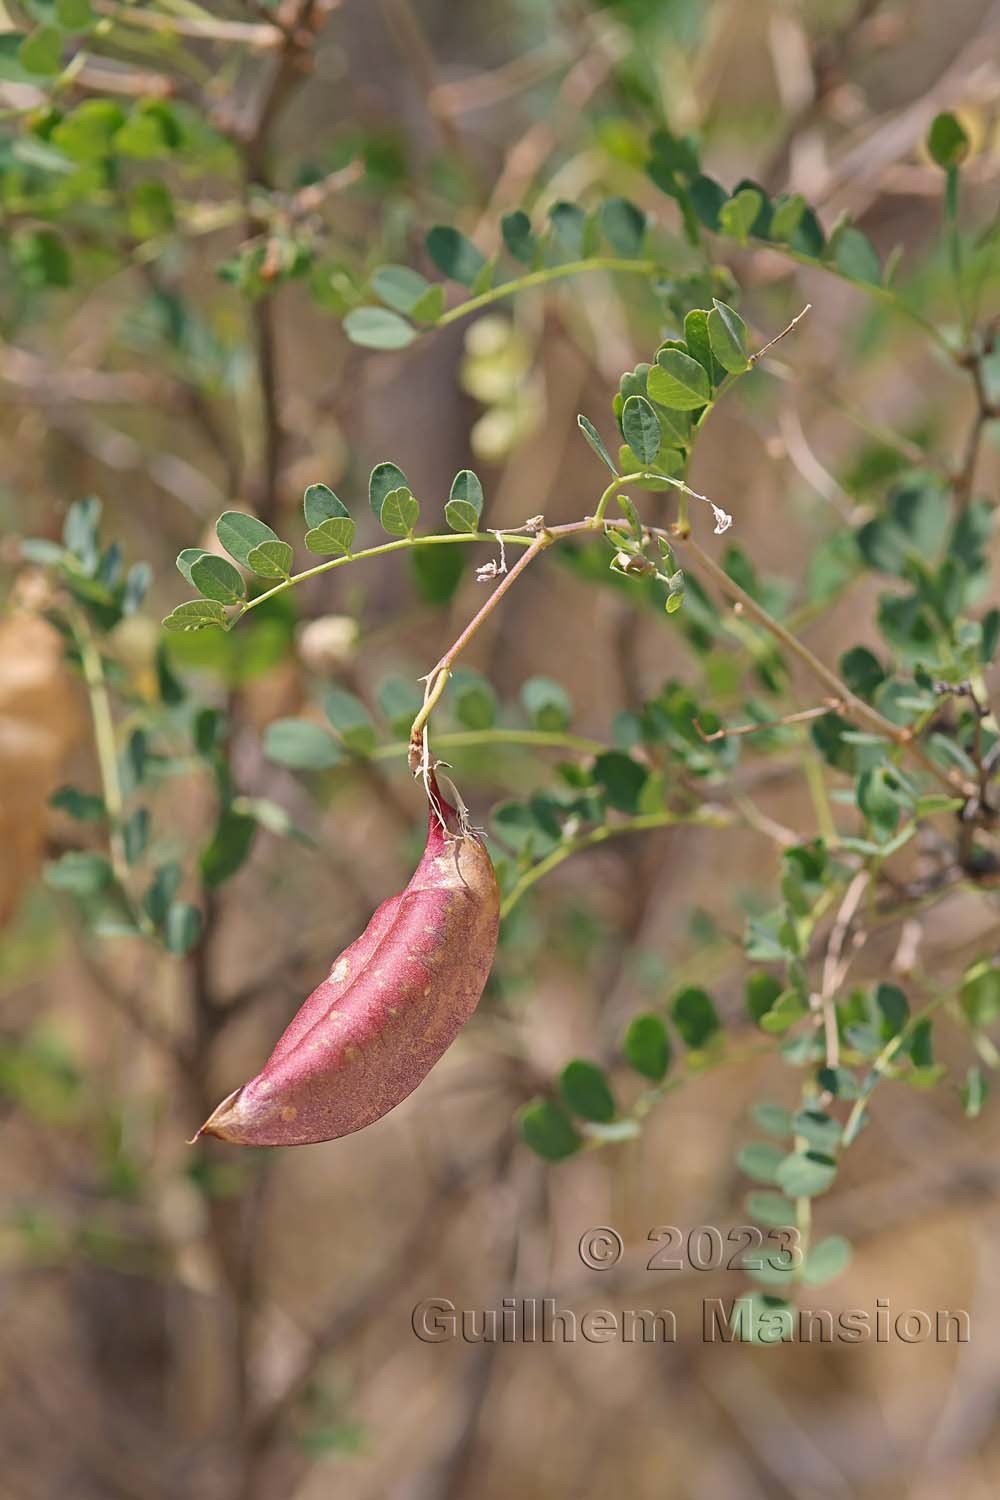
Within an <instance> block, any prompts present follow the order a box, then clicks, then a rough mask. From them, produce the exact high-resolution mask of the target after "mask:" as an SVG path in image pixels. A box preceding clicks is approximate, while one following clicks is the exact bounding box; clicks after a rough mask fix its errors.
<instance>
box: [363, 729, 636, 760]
mask: <svg viewBox="0 0 1000 1500" xmlns="http://www.w3.org/2000/svg"><path fill="white" fill-rule="evenodd" d="M434 744H435V746H436V747H437V749H439V750H468V749H472V748H474V747H475V746H477V745H526V746H529V747H534V748H536V749H539V750H567V751H569V752H571V753H572V754H575V755H602V754H603V753H604V751H605V750H607V748H608V747H607V745H605V744H602V743H601V741H600V740H588V739H584V738H583V737H582V736H581V735H577V734H557V733H556V732H555V731H554V730H552V731H550V730H546V729H460V730H454V731H452V732H451V733H450V734H436V735H435V736H434ZM408 748H409V745H408V742H407V741H405V740H400V741H398V742H395V743H393V744H391V745H380V746H379V747H378V749H377V750H373V751H372V753H371V755H369V756H368V757H366V758H367V759H368V760H395V759H396V757H397V756H401V755H405V754H406V753H407V750H408Z"/></svg>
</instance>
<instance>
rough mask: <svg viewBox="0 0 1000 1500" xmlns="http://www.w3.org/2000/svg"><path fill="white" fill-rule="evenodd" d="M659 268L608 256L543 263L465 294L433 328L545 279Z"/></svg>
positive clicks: (639, 273)
mask: <svg viewBox="0 0 1000 1500" xmlns="http://www.w3.org/2000/svg"><path fill="white" fill-rule="evenodd" d="M659 269H660V266H659V264H658V262H657V261H655V260H624V259H621V258H618V257H615V256H608V255H606V256H595V257H594V258H593V259H592V260H568V261H566V263H565V264H564V265H561V266H543V267H542V269H541V270H540V271H528V272H526V273H525V275H524V276H515V277H514V279H513V281H505V282H504V284H503V286H495V287H491V288H490V290H489V291H488V292H480V294H479V296H478V297H469V298H468V299H467V300H466V301H465V302H460V303H459V304H458V306H457V307H450V308H449V309H448V311H447V312H446V313H442V314H441V316H440V318H438V320H437V322H436V323H435V324H434V327H435V328H444V327H446V326H447V324H449V323H457V322H458V320H459V318H465V317H468V315H469V314H470V313H474V312H478V311H479V310H480V308H483V307H491V306H492V305H493V303H494V302H499V301H501V300H502V299H503V298H504V297H513V296H516V294H517V293H518V292H524V291H528V290H529V289H530V288H531V287H534V286H545V285H546V283H547V282H550V281H560V280H563V279H564V278H565V277H567V276H581V275H583V273H584V272H585V271H623V272H626V273H627V274H629V275H633V276H653V275H655V274H656V272H657V271H659Z"/></svg>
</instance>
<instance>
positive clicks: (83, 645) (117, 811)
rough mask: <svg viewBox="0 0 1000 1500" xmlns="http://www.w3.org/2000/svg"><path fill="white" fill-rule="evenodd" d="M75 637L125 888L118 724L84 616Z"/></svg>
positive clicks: (77, 617)
mask: <svg viewBox="0 0 1000 1500" xmlns="http://www.w3.org/2000/svg"><path fill="white" fill-rule="evenodd" d="M73 633H74V635H75V637H76V643H77V647H78V648H79V651H80V665H81V666H82V668H83V680H84V682H85V683H86V685H87V696H88V698H89V700H90V717H91V720H92V722H93V725H94V746H95V748H96V750H97V766H98V770H99V772H100V776H101V788H102V791H103V794H104V805H105V807H106V808H107V812H108V825H109V840H108V841H109V847H110V853H111V867H112V869H113V870H114V873H115V878H116V880H118V882H119V884H122V885H124V883H125V880H126V879H127V876H128V861H127V860H126V858H125V844H124V840H123V837H122V819H123V815H124V811H125V800H124V798H123V796H122V784H121V778H120V776H119V774H118V747H117V743H116V740H115V721H114V718H113V716H112V713H111V700H110V698H109V696H108V685H107V682H106V680H105V677H104V661H103V659H102V657H101V651H100V647H99V646H98V644H97V641H96V640H95V639H94V634H93V631H92V630H91V628H90V624H89V622H88V621H87V618H86V616H85V615H84V614H83V613H82V612H74V616H73Z"/></svg>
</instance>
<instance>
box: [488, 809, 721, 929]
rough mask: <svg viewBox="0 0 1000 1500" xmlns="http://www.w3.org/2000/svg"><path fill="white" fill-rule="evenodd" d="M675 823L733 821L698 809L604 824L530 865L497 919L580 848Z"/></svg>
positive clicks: (716, 825)
mask: <svg viewBox="0 0 1000 1500" xmlns="http://www.w3.org/2000/svg"><path fill="white" fill-rule="evenodd" d="M678 824H684V825H686V826H690V825H692V824H693V825H695V826H697V827H701V828H729V827H730V826H731V824H732V819H731V818H729V817H728V816H727V815H726V814H725V813H720V812H706V811H704V810H699V811H698V812H695V813H692V814H691V815H690V816H685V815H684V814H682V813H673V812H662V813H639V814H637V816H636V817H634V818H629V819H628V820H627V821H626V822H623V823H614V824H612V823H604V824H602V825H601V827H600V828H592V829H591V830H590V832H589V833H582V834H580V836H579V837H578V838H575V839H567V840H566V842H565V843H564V844H560V845H559V846H558V848H556V849H553V850H552V853H551V854H547V855H546V856H545V858H544V859H540V860H539V861H538V863H537V864H535V865H532V867H531V869H530V870H525V872H524V874H523V875H522V876H521V877H520V879H519V880H518V881H517V882H516V884H515V885H514V886H513V887H512V888H511V889H510V890H509V891H508V892H507V895H506V896H505V897H504V899H503V901H502V902H501V903H500V916H501V918H502V917H507V916H509V915H510V913H511V912H512V911H513V909H514V907H515V906H516V905H517V903H518V902H519V901H520V899H521V897H522V896H523V895H524V894H525V892H526V891H529V890H530V889H531V887H532V886H533V885H535V884H536V882H537V881H539V880H541V879H542V878H543V876H545V875H548V874H549V873H550V872H551V871H552V870H555V869H556V868H557V867H558V866H559V865H561V864H562V862H563V860H566V859H569V858H570V856H571V855H573V854H578V853H579V852H580V850H581V849H593V848H594V847H595V846H596V845H598V844H603V843H604V842H605V841H606V840H607V839H613V838H617V837H618V836H619V835H620V834H623V833H639V832H641V831H642V830H644V829H648V828H672V827H675V826H677V825H678Z"/></svg>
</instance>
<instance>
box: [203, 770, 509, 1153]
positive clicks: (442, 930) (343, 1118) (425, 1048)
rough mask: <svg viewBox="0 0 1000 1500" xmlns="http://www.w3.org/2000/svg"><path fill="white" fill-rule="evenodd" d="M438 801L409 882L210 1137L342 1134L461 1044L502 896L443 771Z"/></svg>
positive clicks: (209, 1123)
mask: <svg viewBox="0 0 1000 1500" xmlns="http://www.w3.org/2000/svg"><path fill="white" fill-rule="evenodd" d="M429 797H430V811H429V816H428V828H427V845H426V847H425V849H424V853H423V857H422V859H421V861H420V863H419V865H418V866H417V868H416V870H415V871H414V873H413V877H412V879H411V880H410V883H409V885H408V886H407V887H406V889H405V890H404V891H402V892H401V893H400V894H399V895H398V896H391V897H390V898H389V899H388V900H387V901H384V902H383V903H382V905H381V906H380V907H379V908H378V910H377V911H376V912H375V914H374V916H373V917H372V919H371V921H370V922H369V924H368V926H367V927H366V928H365V930H364V932H363V933H362V934H361V936H360V937H359V938H357V939H356V941H355V942H353V943H352V944H351V946H350V947H349V948H345V950H344V952H343V953H341V954H340V956H339V958H337V960H336V961H335V963H334V964H333V967H332V968H331V970H330V973H329V976H328V977H327V978H326V979H324V980H323V982H322V984H320V985H318V986H317V988H316V989H315V990H313V992H312V994H311V995H310V996H309V998H308V999H307V1000H306V1001H305V1003H304V1004H303V1005H302V1007H301V1008H300V1010H299V1011H298V1013H297V1014H296V1015H295V1016H294V1017H293V1019H292V1021H291V1022H290V1023H289V1025H288V1027H287V1028H286V1029H285V1031H284V1033H283V1034H282V1036H281V1037H280V1039H279V1041H278V1043H277V1046H276V1047H275V1048H274V1051H273V1052H272V1053H271V1056H270V1057H269V1058H268V1060H267V1062H266V1063H265V1064H264V1067H263V1069H262V1070H261V1072H260V1073H258V1075H257V1077H256V1078H252V1079H251V1080H250V1082H249V1083H246V1084H244V1085H243V1087H242V1088H240V1089H236V1090H235V1092H234V1093H232V1094H230V1095H229V1097H228V1098H226V1099H223V1101H222V1103H221V1104H220V1105H219V1106H218V1108H217V1109H216V1110H214V1111H213V1113H212V1114H211V1115H210V1117H209V1118H208V1119H207V1120H206V1121H205V1123H204V1125H203V1126H202V1127H201V1130H199V1132H198V1135H215V1136H218V1137H220V1139H222V1140H224V1141H230V1142H231V1143H232V1144H234V1145H238V1146H305V1145H309V1144H310V1143H312V1142H315V1141H332V1140H336V1139H337V1138H338V1137H339V1136H342V1135H350V1134H351V1133H352V1132H353V1131H355V1130H362V1129H363V1128H364V1126H366V1125H371V1124H372V1123H373V1122H374V1121H375V1120H380V1119H381V1118H382V1116H383V1115H385V1114H388V1113H389V1111H390V1110H391V1109H395V1107H396V1105H397V1104H399V1103H401V1102H402V1100H403V1099H405V1098H406V1096H407V1095H408V1094H411V1093H412V1092H413V1090H414V1089H415V1088H416V1087H417V1085H418V1084H419V1083H420V1082H422V1080H423V1079H424V1078H425V1077H426V1076H427V1074H428V1073H429V1072H430V1070H431V1068H432V1067H433V1066H434V1064H435V1063H436V1062H437V1060H438V1058H439V1057H441V1055H442V1054H443V1053H444V1052H445V1051H446V1050H447V1048H448V1047H450V1046H451V1043H452V1042H453V1041H454V1040H455V1037H456V1036H457V1035H458V1033H459V1031H460V1030H461V1029H462V1027H463V1026H464V1024H465V1022H466V1021H467V1020H468V1019H469V1017H470V1016H471V1014H472V1012H473V1011H474V1010H475V1008H476V1005H477V1003H478V1001H479V997H480V995H481V994H482V992H483V987H484V986H485V984H486V980H487V977H488V975H489V972H490V968H491V966H492V963H493V954H494V952H495V950H496V942H497V928H498V926H499V921H500V894H499V891H498V889H497V882H496V876H495V875H494V873H493V866H492V864H491V863H490V857H489V855H488V854H487V852H486V850H485V848H484V847H483V844H482V843H481V841H480V840H479V839H478V838H477V837H476V835H475V834H474V833H472V832H470V831H468V829H467V828H466V826H465V820H464V818H461V817H460V816H459V814H458V813H456V811H455V809H454V808H453V807H451V806H450V804H449V803H447V802H445V800H444V798H443V797H442V796H441V794H440V792H439V790H438V787H437V783H436V781H435V780H434V778H433V776H431V777H430V778H429ZM195 1139H197V1136H196V1137H195Z"/></svg>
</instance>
